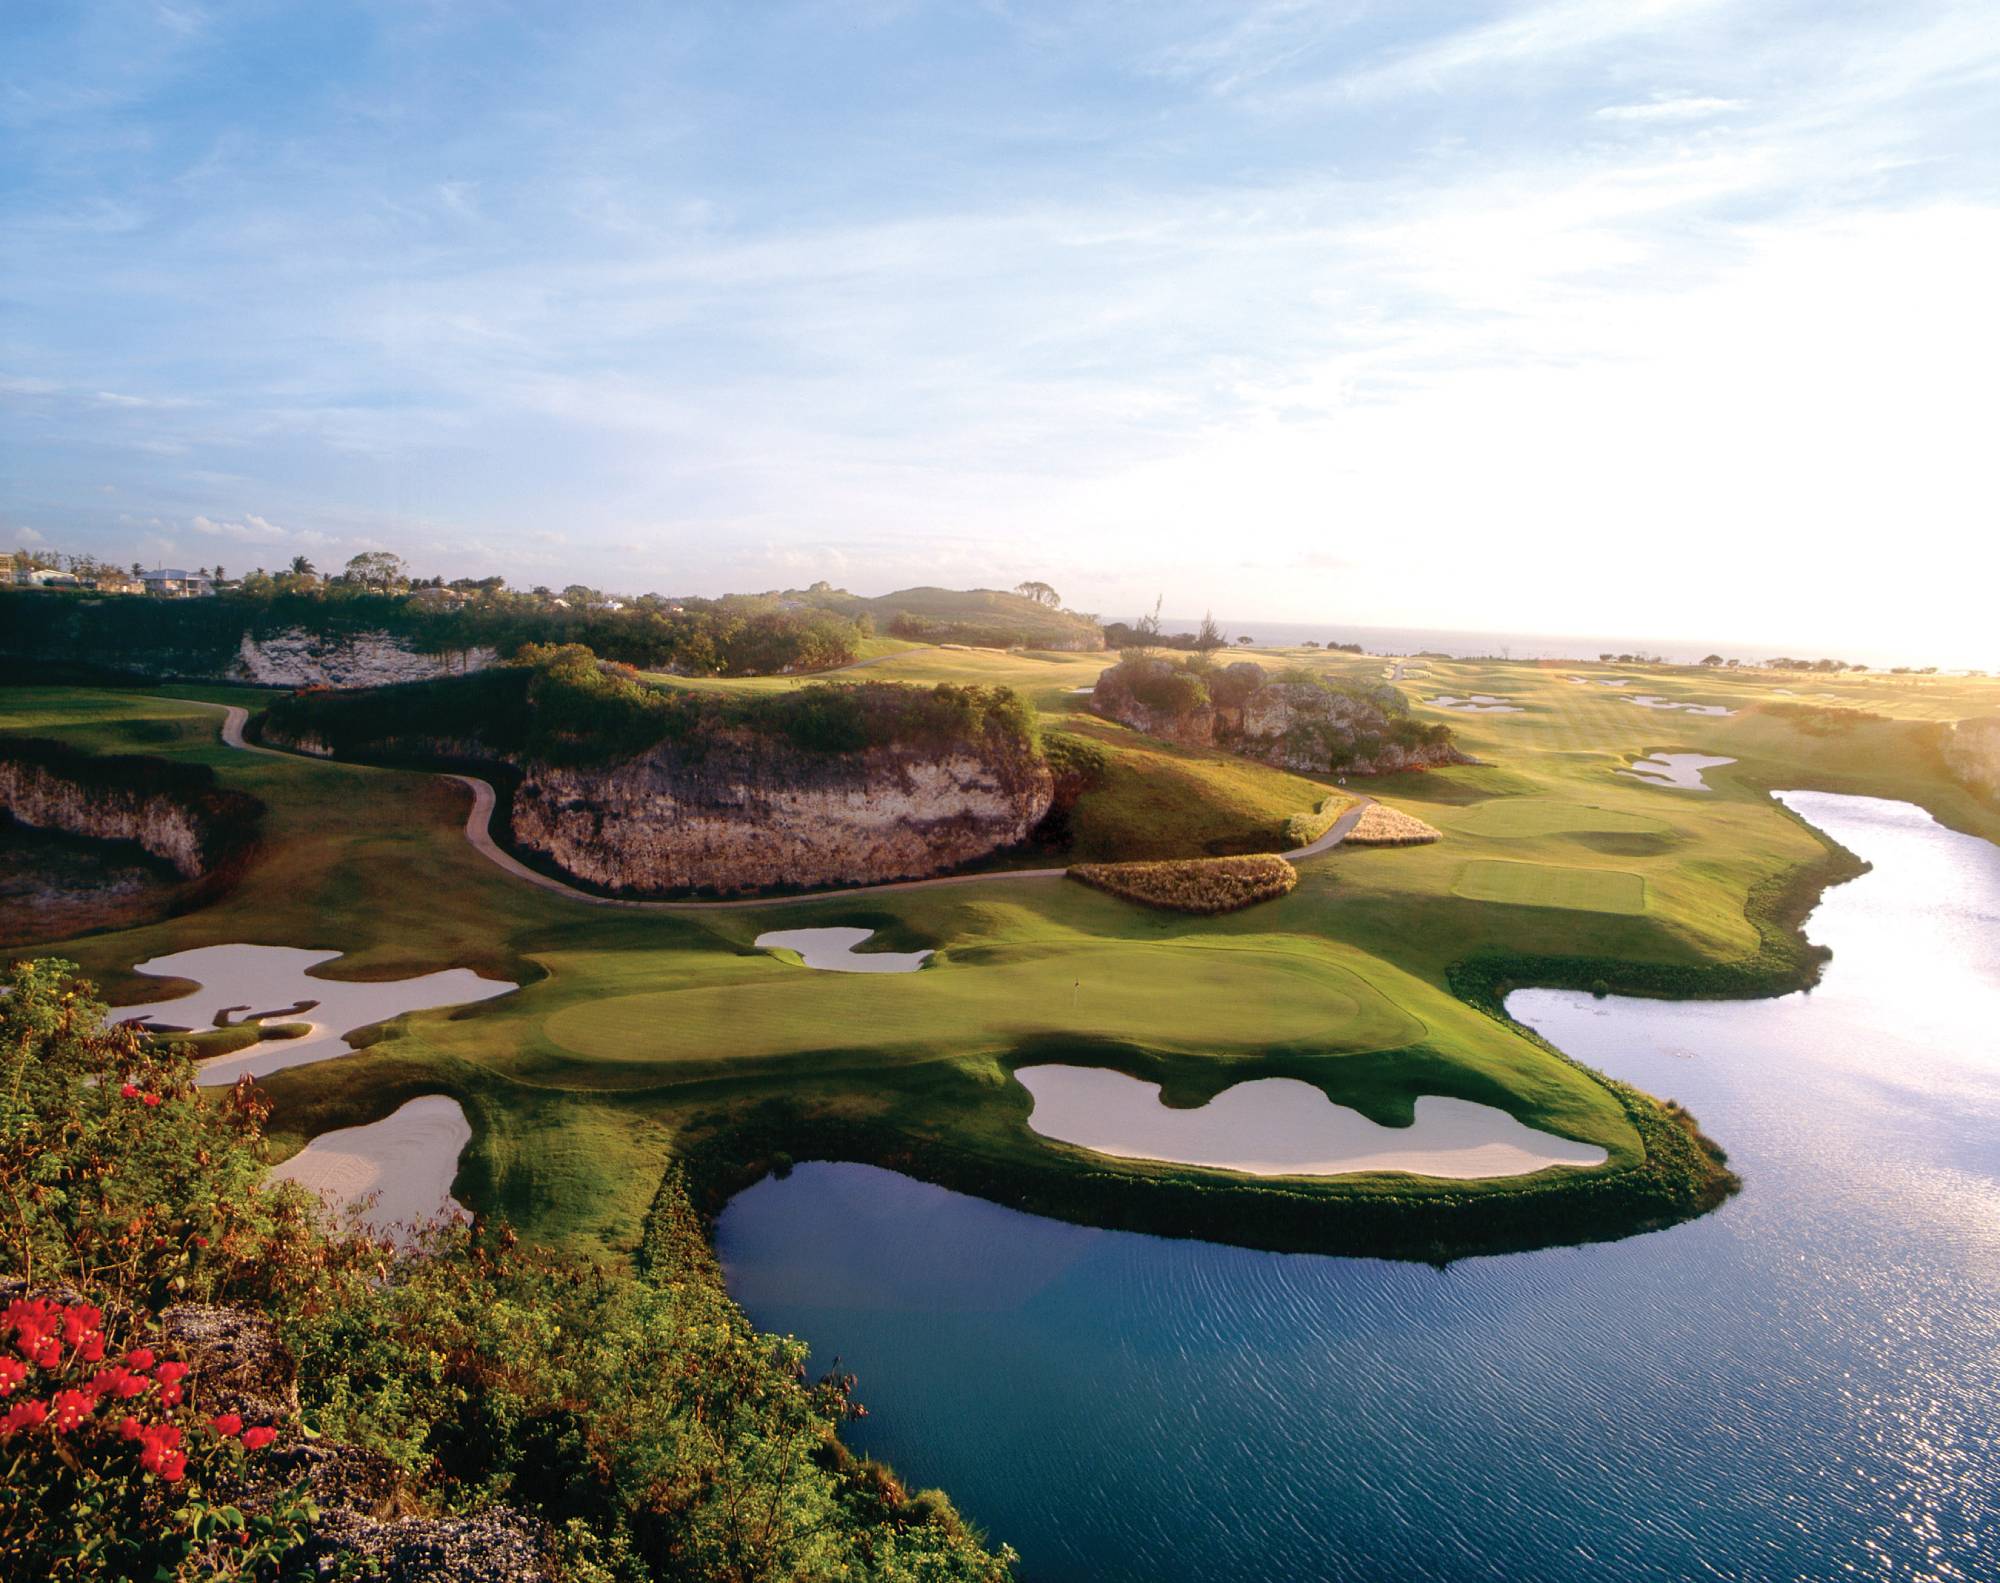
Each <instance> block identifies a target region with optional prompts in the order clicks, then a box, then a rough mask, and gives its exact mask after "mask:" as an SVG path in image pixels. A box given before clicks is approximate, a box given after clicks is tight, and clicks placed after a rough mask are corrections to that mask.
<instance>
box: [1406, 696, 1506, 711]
mask: <svg viewBox="0 0 2000 1583" xmlns="http://www.w3.org/2000/svg"><path fill="white" fill-rule="evenodd" d="M1424 702H1425V703H1427V704H1429V705H1430V706H1431V707H1432V708H1434V709H1458V710H1462V711H1463V712H1464V713H1466V714H1478V715H1518V714H1521V713H1523V710H1522V708H1521V706H1520V705H1519V704H1510V703H1508V702H1507V700H1506V699H1504V698H1495V697H1494V696H1493V695H1492V694H1491V693H1473V694H1472V695H1471V696H1469V697H1466V698H1458V697H1454V696H1453V695H1452V694H1450V693H1442V694H1440V695H1439V696H1438V697H1436V698H1426V699H1425V700H1424Z"/></svg>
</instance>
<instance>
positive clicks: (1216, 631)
mask: <svg viewBox="0 0 2000 1583" xmlns="http://www.w3.org/2000/svg"><path fill="white" fill-rule="evenodd" d="M1228 641H1229V639H1228V638H1227V637H1226V636H1225V635H1224V634H1223V631H1222V628H1220V627H1218V626H1217V625H1216V624H1215V613H1214V612H1213V611H1205V612H1203V614H1202V618H1201V630H1200V631H1199V632H1197V633H1196V634H1195V635H1194V646H1195V647H1196V648H1197V649H1199V650H1201V652H1202V653H1204V654H1209V653H1212V652H1214V651H1215V650H1216V649H1219V648H1221V647H1222V646H1223V645H1224V644H1225V643H1227V642H1228Z"/></svg>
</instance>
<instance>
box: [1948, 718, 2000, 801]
mask: <svg viewBox="0 0 2000 1583" xmlns="http://www.w3.org/2000/svg"><path fill="white" fill-rule="evenodd" d="M1944 758H1945V763H1946V764H1948V765H1949V766H1950V767H1951V772H1952V774H1953V775H1955V776H1957V777H1958V779H1959V781H1960V782H1961V783H1962V784H1963V785H1965V786H1967V787H1968V788H1970V789H1971V790H1972V791H1974V792H1977V793H1978V794H1979V795H1980V796H1982V797H1991V798H1995V799H2000V717H1994V718H1991V719H1986V720H1961V721H1959V722H1958V724H1956V725H1955V726H1953V727H1951V729H1950V730H1949V731H1947V732H1946V733H1945V739H1944Z"/></svg>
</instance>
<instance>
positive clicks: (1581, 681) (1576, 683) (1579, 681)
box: [1563, 676, 1590, 687]
mask: <svg viewBox="0 0 2000 1583" xmlns="http://www.w3.org/2000/svg"><path fill="white" fill-rule="evenodd" d="M1563 680H1564V681H1566V682H1568V683H1569V684H1570V686H1572V687H1588V686H1589V685H1590V678H1589V677H1588V676H1565V677H1564V678H1563Z"/></svg>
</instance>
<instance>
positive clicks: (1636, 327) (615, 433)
mask: <svg viewBox="0 0 2000 1583" xmlns="http://www.w3.org/2000/svg"><path fill="white" fill-rule="evenodd" d="M1996 106H2000V7H1996V6H1995V5H1994V4H1992V0H1973V3H1962V4H1961V3H1941V0H1886V3H1851V0H1733V3H1732V0H1616V3H1612V0H1511V3H1499V0H1489V3H1476V0H1440V3H1416V0H1373V3H1364V0H1319V3H1304V0H1270V3H1266V0H1223V3H1212V4H1211V3H1199V0H1116V3H1110V0H1106V3H1094V0H1072V3H1068V4H1034V3H1025V0H1019V3H1017V0H987V3H983V4H981V3H964V4H943V3H938V4H930V3H920V0H909V3H899V0H842V3H834V0H814V3H782V0H770V3H754V0H753V3H738V4H726V5H725V4H719V3H718V4H700V3H689V4H680V5H675V6H658V5H651V4H648V5H631V6H626V5H619V4H616V3H593V4H591V5H588V6H576V5H568V4H562V5H558V4H547V5H531V4H505V3H498V0H381V3H373V4H370V3H362V4H352V3H347V4H343V3H337V0H327V3H324V4H315V5H298V4H294V3H279V0H271V3H256V0H245V3H241V4H221V3H217V4H210V5H198V4H194V3H187V0H175V3H171V4H168V3H157V0H121V3H102V4H100V3H93V0H7V4H5V5H4V6H0V542H4V543H5V544H7V545H9V546H11V545H15V544H26V545H30V546H37V545H48V546H53V547H59V548H62V549H65V550H71V551H90V552H93V553H96V554H99V555H102V556H105V557H107V558H109V559H113V560H116V561H119V562H121V563H122V562H127V561H130V560H133V559H138V560H143V561H145V562H147V563H149V564H151V563H158V562H164V563H165V564H170V565H171V564H189V563H198V564H202V565H210V564H215V563H217V562H220V563H221V564H223V565H225V566H226V567H227V568H228V569H229V570H230V571H231V572H236V571H241V570H246V569H248V568H249V567H251V566H254V565H266V566H275V565H278V564H280V563H282V562H285V561H288V560H289V559H290V557H291V556H293V555H295V554H301V553H302V554H306V555H308V556H310V557H311V558H312V559H314V560H315V561H316V562H318V563H319V564H321V565H322V566H326V565H329V564H338V563H339V562H341V561H344V560H345V559H346V558H347V557H348V556H349V555H352V554H355V553H357V552H359V551H361V550H364V549H373V548H388V549H393V550H395V551H397V552H399V553H401V554H403V555H404V556H406V557H407V558H408V559H409V560H410V561H411V562H412V563H413V565H414V566H415V567H416V568H417V569H418V570H419V571H422V572H426V573H429V572H436V573H442V574H443V575H446V576H460V575H484V574H487V573H490V572H496V571H497V572H500V573H502V574H504V575H505V576H507V577H508V578H509V579H510V580H512V581H513V582H515V583H517V584H521V585H524V586H525V585H531V584H535V583H547V584H550V585H552V586H562V585H564V584H567V583H571V582H584V583H588V584H591V585H593V586H599V587H604V588H607V589H610V590H612V591H615V592H624V593H637V592H644V591H649V590H657V591H660V592H665V593H708V594H713V593H720V592H724V591H731V590H739V591H740V590H761V589H768V588H782V587H787V586H802V585H804V584H805V583H808V582H811V581H814V580H816V579H819V578H825V579H828V580H830V581H832V582H834V583H836V584H838V585H842V586H845V587H849V588H852V589H854V590H855V591H857V592H862V593H879V592H884V591H887V590H889V589H892V588H896V587H901V586H907V585H910V584H916V583H938V584H944V585H947V586H975V585H976V586H999V587H1007V586H1011V585H1012V584H1014V583H1016V582H1018V581H1021V580H1022V579H1025V578H1038V579H1042V580H1046V581H1048V582H1051V583H1053V584H1054V585H1055V586H1056V587H1057V588H1058V589H1059V590H1060V591H1061V592H1062V594H1063V595H1064V597H1065V598H1066V600H1067V601H1068V603H1069V604H1070V605H1071V606H1073V607H1075V608H1079V609H1084V610H1089V611H1094V612H1097V613H1099V614H1101V615H1103V616H1104V617H1106V618H1107V619H1108V618H1118V617H1124V618H1129V617H1131V616H1132V615H1134V614H1136V613H1137V612H1139V611H1140V610H1142V609H1146V608H1150V607H1151V605H1152V604H1153V601H1154V599H1155V597H1156V596H1160V595H1164V597H1165V601H1166V606H1167V609H1168V610H1169V611H1170V612H1172V611H1199V610H1201V609H1203V608H1204V607H1206V608H1211V609H1214V610H1215V611H1216V612H1217V613H1218V614H1226V615H1228V616H1229V617H1231V618H1232V619H1234V620H1237V621H1255V620H1259V619H1262V620H1266V621H1312V622H1321V623H1330V624H1333V625H1335V626H1338V624H1340V623H1342V622H1350V623H1354V624H1359V625H1371V626H1419V627H1445V628H1461V629H1474V630H1509V631H1534V632H1543V633H1565V632H1583V633H1605V632H1629V633H1631V634H1634V635H1635V636H1645V635H1676V636H1679V635H1685V636H1689V637H1696V638H1700V637H1712V638H1714V639H1716V640H1718V641H1721V640H1739V641H1755V640H1762V639H1767V640H1769V641H1770V642H1771V644H1772V645H1773V646H1774V649H1776V648H1777V647H1779V646H1783V647H1785V648H1786V649H1787V650H1790V649H1794V648H1796V649H1810V650H1812V651H1813V652H1827V653H1840V652H1842V651H1843V649H1846V650H1852V651H1855V652H1861V651H1866V652H1870V653H1876V654H1884V653H1899V652H1901V653H1907V654H1908V655H1909V657H1910V658H1911V659H1912V660H1914V661H1917V662H1923V661H1926V660H1929V661H1932V662H1935V663H1942V664H1977V665H1987V666H1995V667H2000V621H1996V620H1995V619H1994V614H1993V604H1994V592H1995V589H1996V587H2000V508H1996V499H2000V491H1996V487H1995V485H1996V476H1995V475H1996V470H1997V469H1996V457H2000V441H1997V440H1996V430H2000V399H1997V398H1996V395H1995V370H1996V368H1997V367H2000V306H1996V283H2000V109H1997V108H1996Z"/></svg>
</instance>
